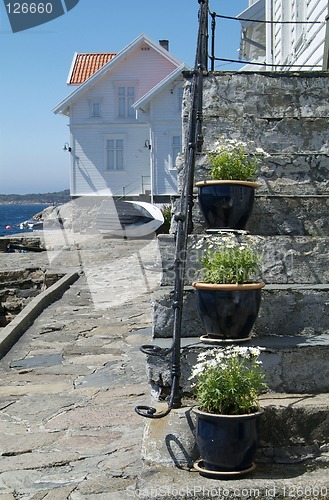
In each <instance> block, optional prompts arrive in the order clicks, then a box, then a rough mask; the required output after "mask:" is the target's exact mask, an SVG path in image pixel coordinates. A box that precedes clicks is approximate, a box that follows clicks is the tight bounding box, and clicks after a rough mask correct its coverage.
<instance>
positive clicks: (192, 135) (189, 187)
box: [135, 0, 209, 418]
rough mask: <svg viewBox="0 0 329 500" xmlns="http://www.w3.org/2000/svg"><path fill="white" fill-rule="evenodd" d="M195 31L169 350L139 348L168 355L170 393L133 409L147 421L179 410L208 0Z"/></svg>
mask: <svg viewBox="0 0 329 500" xmlns="http://www.w3.org/2000/svg"><path fill="white" fill-rule="evenodd" d="M198 2H199V4H200V9H199V31H198V41H197V50H196V58H195V69H194V71H193V76H192V89H191V108H190V113H189V119H188V133H187V145H186V148H185V179H184V183H183V188H182V193H181V198H180V207H179V211H178V213H177V214H176V215H175V221H176V234H175V238H176V245H175V284H174V300H173V314H174V327H173V340H172V345H171V347H170V348H169V349H161V348H160V347H158V346H155V345H146V346H142V347H141V350H142V352H144V353H145V354H148V355H154V356H166V355H168V354H171V355H172V359H171V392H170V396H169V398H168V407H167V409H166V410H165V411H163V412H161V413H157V411H156V409H155V408H153V407H151V406H146V405H144V406H137V407H136V408H135V411H136V412H137V413H138V414H139V415H141V416H143V417H147V418H162V417H165V416H166V415H168V413H169V412H170V411H171V410H172V408H180V407H181V393H180V385H179V384H180V375H181V326H182V310H183V294H184V278H185V267H186V252H187V241H188V234H189V233H190V232H191V231H192V230H193V224H192V210H193V203H194V202H193V189H194V170H195V157H196V152H197V151H198V152H201V149H202V143H203V136H202V87H203V72H204V71H205V69H206V68H207V60H208V50H207V45H208V10H209V9H208V0H198Z"/></svg>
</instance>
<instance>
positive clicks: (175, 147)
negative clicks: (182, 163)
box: [171, 135, 182, 169]
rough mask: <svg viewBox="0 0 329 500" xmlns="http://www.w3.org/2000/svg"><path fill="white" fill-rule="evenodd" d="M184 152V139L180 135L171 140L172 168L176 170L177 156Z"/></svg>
mask: <svg viewBox="0 0 329 500" xmlns="http://www.w3.org/2000/svg"><path fill="white" fill-rule="evenodd" d="M181 151H182V139H181V136H180V135H173V136H172V138H171V168H172V169H175V168H176V158H177V155H178V154H179V153H180V152H181Z"/></svg>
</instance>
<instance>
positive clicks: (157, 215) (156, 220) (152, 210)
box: [96, 198, 164, 238]
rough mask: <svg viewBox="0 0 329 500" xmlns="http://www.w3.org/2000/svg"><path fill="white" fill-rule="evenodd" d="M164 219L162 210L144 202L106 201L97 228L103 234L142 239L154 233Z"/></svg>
mask: <svg viewBox="0 0 329 500" xmlns="http://www.w3.org/2000/svg"><path fill="white" fill-rule="evenodd" d="M163 223H164V218H163V215H162V212H161V210H160V209H159V208H158V207H156V206H155V205H152V204H151V203H147V202H144V201H125V200H114V199H113V198H110V199H108V200H104V201H103V202H102V204H101V206H100V209H99V211H98V214H97V218H96V227H97V229H98V230H99V232H100V233H102V234H108V235H113V236H122V237H126V238H141V237H143V236H147V235H149V234H151V233H154V232H155V231H156V230H157V229H158V228H159V227H160V226H162V224H163Z"/></svg>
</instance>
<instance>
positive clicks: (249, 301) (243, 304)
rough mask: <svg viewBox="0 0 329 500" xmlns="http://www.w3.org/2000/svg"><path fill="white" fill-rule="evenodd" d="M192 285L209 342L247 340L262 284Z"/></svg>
mask: <svg viewBox="0 0 329 500" xmlns="http://www.w3.org/2000/svg"><path fill="white" fill-rule="evenodd" d="M193 286H194V287H195V288H196V290H197V305H198V311H199V315H200V318H201V321H202V323H203V326H204V328H205V331H206V334H207V336H208V339H210V340H211V338H213V339H223V340H243V339H248V338H249V335H250V332H251V329H252V327H253V325H254V323H255V321H256V318H257V315H258V311H259V307H260V302H261V289H262V288H263V287H264V286H265V283H263V282H262V281H261V282H259V283H246V284H242V285H223V284H219V285H216V284H210V283H203V282H196V283H193Z"/></svg>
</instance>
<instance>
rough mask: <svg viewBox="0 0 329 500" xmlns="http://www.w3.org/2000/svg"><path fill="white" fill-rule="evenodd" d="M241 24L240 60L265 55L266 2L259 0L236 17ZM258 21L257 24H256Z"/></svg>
mask: <svg viewBox="0 0 329 500" xmlns="http://www.w3.org/2000/svg"><path fill="white" fill-rule="evenodd" d="M236 17H237V19H239V20H240V23H241V28H242V30H241V40H240V51H239V52H240V59H247V60H250V59H252V58H253V59H255V58H258V57H260V56H264V55H265V51H266V48H265V36H266V34H265V23H261V22H258V21H265V19H266V15H265V0H257V1H256V2H255V3H253V4H252V5H250V6H249V7H248V8H247V9H245V10H244V11H243V12H241V13H240V14H239V15H237V16H236ZM255 21H256V22H255Z"/></svg>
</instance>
